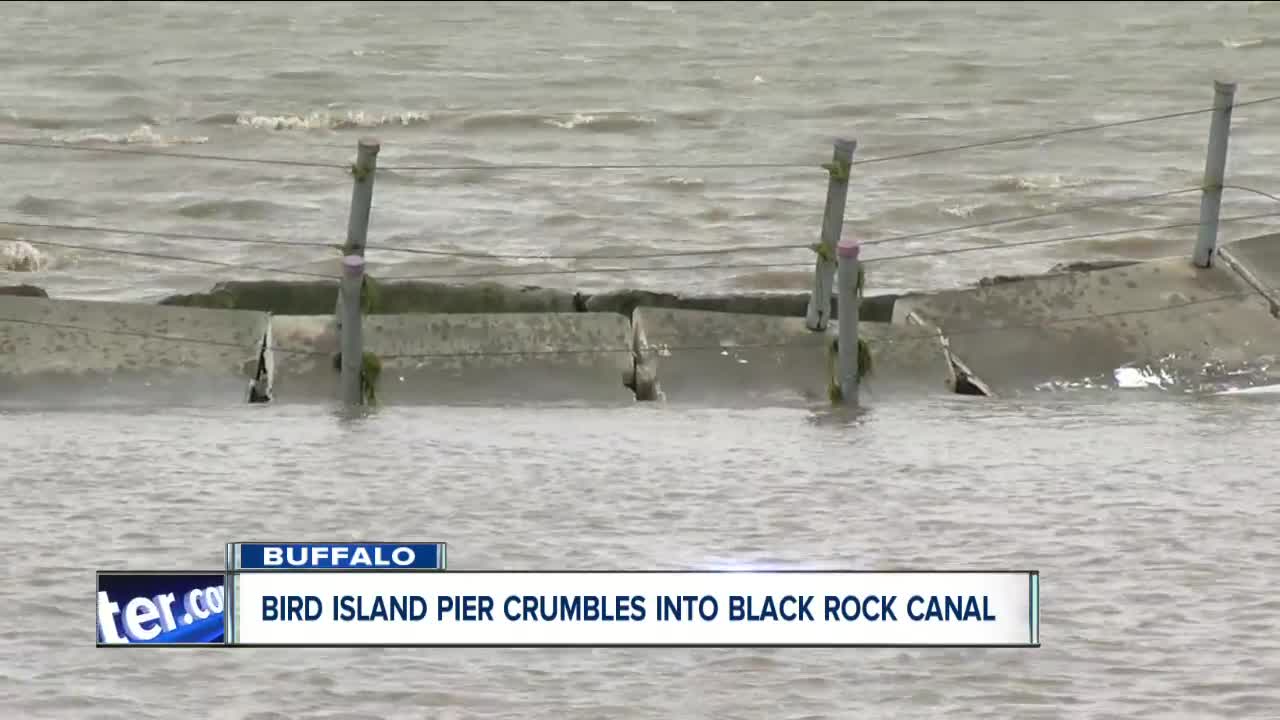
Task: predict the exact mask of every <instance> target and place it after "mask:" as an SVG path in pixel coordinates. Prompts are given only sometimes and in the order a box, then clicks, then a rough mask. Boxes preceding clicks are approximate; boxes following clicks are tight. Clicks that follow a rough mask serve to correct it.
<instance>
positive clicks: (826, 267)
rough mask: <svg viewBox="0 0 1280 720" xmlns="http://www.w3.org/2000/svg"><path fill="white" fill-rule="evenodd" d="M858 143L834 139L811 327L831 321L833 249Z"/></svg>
mask: <svg viewBox="0 0 1280 720" xmlns="http://www.w3.org/2000/svg"><path fill="white" fill-rule="evenodd" d="M857 146H858V143H857V142H855V141H853V140H837V141H836V142H835V151H834V152H833V153H832V154H831V164H829V165H827V166H826V168H827V172H828V173H829V174H830V176H831V179H830V180H829V181H828V182H827V207H826V210H824V211H823V214H822V236H821V237H820V238H819V240H818V261H817V265H816V266H815V267H814V272H813V293H812V294H811V295H810V296H809V309H808V312H806V313H805V326H806V327H808V328H809V329H810V330H814V331H819V330H826V329H827V322H828V321H830V320H831V285H832V280H833V279H834V276H835V272H836V258H835V250H836V244H837V243H838V242H840V231H841V229H842V228H843V227H844V208H845V203H846V201H847V199H848V197H849V170H850V164H851V163H852V162H853V151H854V148H856V147H857Z"/></svg>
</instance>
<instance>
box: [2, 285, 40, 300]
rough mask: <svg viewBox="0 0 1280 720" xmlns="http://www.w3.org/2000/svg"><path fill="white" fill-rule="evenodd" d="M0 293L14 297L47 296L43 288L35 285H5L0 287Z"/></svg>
mask: <svg viewBox="0 0 1280 720" xmlns="http://www.w3.org/2000/svg"><path fill="white" fill-rule="evenodd" d="M0 295H9V296H15V297H38V298H47V297H49V293H47V292H45V290H44V288H42V287H36V286H35V285H6V286H4V287H0Z"/></svg>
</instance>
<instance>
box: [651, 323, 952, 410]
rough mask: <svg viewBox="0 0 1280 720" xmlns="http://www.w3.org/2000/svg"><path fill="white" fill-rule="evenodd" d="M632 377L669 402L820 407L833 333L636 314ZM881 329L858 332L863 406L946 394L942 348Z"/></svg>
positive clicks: (921, 337) (915, 331)
mask: <svg viewBox="0 0 1280 720" xmlns="http://www.w3.org/2000/svg"><path fill="white" fill-rule="evenodd" d="M632 323H633V325H634V326H635V332H636V350H637V356H638V358H639V366H638V369H637V374H638V375H641V376H648V377H655V378H656V380H657V383H658V389H659V390H660V392H661V393H662V396H663V399H664V400H665V401H667V402H670V403H686V402H690V403H705V402H714V403H721V404H722V403H728V404H760V403H768V402H783V403H794V402H797V401H803V402H825V401H826V400H827V398H828V395H827V392H828V383H829V382H830V380H831V357H830V356H829V353H830V342H831V339H832V338H833V337H834V333H833V332H814V331H811V330H809V329H808V328H807V327H806V326H805V319H804V318H803V317H791V318H788V317H771V316H767V315H744V314H735V313H720V312H708V311H702V310H679V309H671V308H649V307H641V308H637V309H636V311H635V315H634V316H633V318H632ZM923 330H924V331H923V332H922V329H919V328H903V327H896V326H891V325H888V324H886V323H863V324H862V325H861V327H860V332H861V333H862V335H863V337H864V339H866V340H867V343H868V344H869V346H870V348H871V355H872V360H873V363H872V368H873V370H872V376H871V377H869V378H867V380H866V381H865V391H866V396H867V398H868V399H869V401H870V402H875V401H876V400H877V399H887V398H888V397H890V396H893V395H900V394H904V393H906V394H915V395H922V394H923V395H928V394H942V393H946V392H948V390H947V377H948V366H947V363H946V360H945V357H944V355H943V352H942V346H941V343H940V341H939V340H938V338H937V337H936V336H932V335H930V334H929V332H928V329H927V328H925V329H923Z"/></svg>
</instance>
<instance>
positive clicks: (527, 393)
mask: <svg viewBox="0 0 1280 720" xmlns="http://www.w3.org/2000/svg"><path fill="white" fill-rule="evenodd" d="M271 332H272V338H273V355H274V364H275V369H276V377H275V383H274V402H293V401H304V402H327V401H331V400H333V399H335V398H336V397H337V392H338V379H339V372H338V370H337V367H338V366H337V365H336V364H335V363H336V362H337V357H338V355H337V353H338V347H339V343H338V335H337V326H336V323H335V320H334V318H333V316H331V315H318V316H277V317H275V318H273V320H272V328H271ZM362 334H363V339H364V347H365V351H366V352H369V353H373V354H375V355H376V356H377V357H378V359H379V361H380V363H381V367H382V370H381V373H380V377H379V379H378V383H377V398H378V402H379V403H380V404H386V405H395V404H420V403H430V404H440V403H486V404H493V403H497V404H507V403H528V402H556V403H559V402H564V403H579V402H581V403H601V402H603V403H609V404H613V403H628V404H629V403H632V402H634V396H633V395H632V393H631V391H630V390H628V389H627V387H626V386H625V385H624V382H625V380H626V378H627V376H628V375H629V374H630V373H631V371H632V368H633V359H632V354H631V324H630V322H628V321H627V319H626V318H624V317H621V316H619V315H615V314H612V313H601V314H594V313H495V314H461V313H448V314H444V313H442V314H406V315H371V316H367V317H365V318H364V322H363V325H362Z"/></svg>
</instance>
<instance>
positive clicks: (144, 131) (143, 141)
mask: <svg viewBox="0 0 1280 720" xmlns="http://www.w3.org/2000/svg"><path fill="white" fill-rule="evenodd" d="M53 141H54V142H60V143H108V144H111V145H154V146H165V145H203V144H205V143H207V142H209V138H207V137H205V136H203V135H193V136H181V135H164V134H161V133H158V132H156V131H155V130H154V129H153V128H152V127H151V126H150V125H142V126H139V127H137V128H135V129H133V130H131V131H130V132H128V133H125V134H123V135H120V134H112V133H92V132H81V133H77V134H74V135H61V136H56V137H54V138H53Z"/></svg>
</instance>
